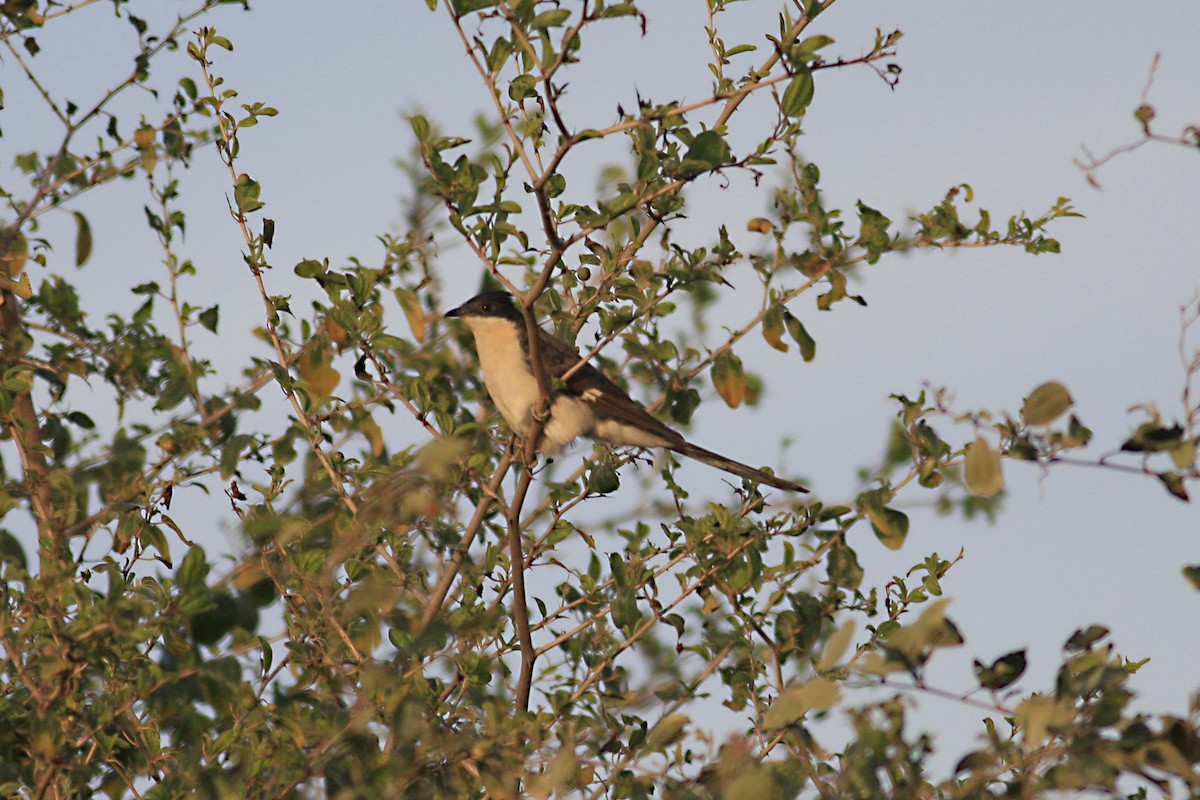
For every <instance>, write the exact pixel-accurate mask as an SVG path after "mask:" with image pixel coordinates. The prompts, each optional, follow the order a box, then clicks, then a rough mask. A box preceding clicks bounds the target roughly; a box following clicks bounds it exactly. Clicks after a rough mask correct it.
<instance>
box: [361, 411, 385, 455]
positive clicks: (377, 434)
mask: <svg viewBox="0 0 1200 800" xmlns="http://www.w3.org/2000/svg"><path fill="white" fill-rule="evenodd" d="M358 429H359V431H361V432H362V435H363V436H365V437H366V438H367V441H368V442H369V443H370V445H371V455H373V456H379V455H382V454H383V431H382V430H380V429H379V424H378V423H376V422H375V419H374V418H373V417H371V416H370V415H367V416H366V417H364V418H363V419H361V420H360V421H359V423H358Z"/></svg>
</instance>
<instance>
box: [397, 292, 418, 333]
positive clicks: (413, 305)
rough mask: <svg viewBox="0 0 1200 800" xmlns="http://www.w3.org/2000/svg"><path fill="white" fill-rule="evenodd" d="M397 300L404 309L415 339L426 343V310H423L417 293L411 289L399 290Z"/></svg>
mask: <svg viewBox="0 0 1200 800" xmlns="http://www.w3.org/2000/svg"><path fill="white" fill-rule="evenodd" d="M396 299H397V300H398V301H400V308H402V309H404V316H405V317H406V318H407V319H408V327H410V328H412V332H413V338H414V339H416V340H417V341H418V342H423V341H425V309H423V308H421V301H420V300H419V299H418V298H417V293H416V292H414V291H412V290H411V289H397V290H396Z"/></svg>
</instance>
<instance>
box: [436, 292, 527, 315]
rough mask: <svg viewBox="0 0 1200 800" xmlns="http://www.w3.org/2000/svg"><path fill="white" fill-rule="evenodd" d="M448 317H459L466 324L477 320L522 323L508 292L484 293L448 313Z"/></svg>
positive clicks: (518, 310) (519, 313)
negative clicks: (504, 320) (502, 320)
mask: <svg viewBox="0 0 1200 800" xmlns="http://www.w3.org/2000/svg"><path fill="white" fill-rule="evenodd" d="M446 316H447V317H459V318H461V319H462V320H463V321H464V322H470V321H471V320H472V318H475V319H488V318H492V319H507V320H512V321H513V322H521V321H522V317H521V311H520V309H518V308H517V304H516V303H515V302H513V296H512V295H511V294H509V293H508V292H484V293H483V294H480V295H476V296H475V297H472V298H471V299H470V300H468V301H467V302H465V303H463V304H462V305H461V306H459V307H458V308H453V309H451V310H449V311H447V312H446Z"/></svg>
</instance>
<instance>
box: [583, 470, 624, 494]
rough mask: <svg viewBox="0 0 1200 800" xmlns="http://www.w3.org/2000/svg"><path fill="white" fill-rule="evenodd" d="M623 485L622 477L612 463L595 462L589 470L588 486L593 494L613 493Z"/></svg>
mask: <svg viewBox="0 0 1200 800" xmlns="http://www.w3.org/2000/svg"><path fill="white" fill-rule="evenodd" d="M620 486H621V479H620V477H618V475H617V471H616V470H615V469H613V466H612V464H608V463H604V462H601V463H598V464H593V465H592V468H591V469H590V470H589V471H588V476H587V488H588V491H589V492H590V493H592V494H611V493H612V492H615V491H616V490H617V489H618V488H619V487H620Z"/></svg>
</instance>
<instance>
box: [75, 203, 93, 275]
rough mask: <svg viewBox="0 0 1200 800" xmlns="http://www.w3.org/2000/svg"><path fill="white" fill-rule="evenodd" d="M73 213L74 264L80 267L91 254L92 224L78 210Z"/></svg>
mask: <svg viewBox="0 0 1200 800" xmlns="http://www.w3.org/2000/svg"><path fill="white" fill-rule="evenodd" d="M74 214H75V266H76V267H82V266H83V265H84V264H86V263H87V260H88V259H89V258H91V256H92V226H91V225H90V224H88V219H87V217H85V216H84V215H83V214H80V213H79V212H78V211H76V212H74Z"/></svg>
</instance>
